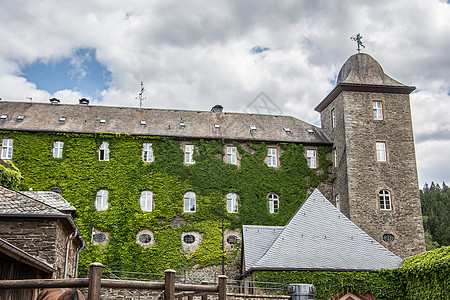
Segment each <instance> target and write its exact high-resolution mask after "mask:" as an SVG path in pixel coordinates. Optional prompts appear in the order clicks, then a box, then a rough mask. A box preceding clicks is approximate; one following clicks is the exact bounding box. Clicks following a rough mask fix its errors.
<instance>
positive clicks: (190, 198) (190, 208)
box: [183, 192, 197, 212]
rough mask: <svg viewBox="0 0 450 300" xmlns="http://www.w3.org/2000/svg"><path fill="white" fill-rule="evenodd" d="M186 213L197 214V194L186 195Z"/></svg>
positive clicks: (188, 193)
mask: <svg viewBox="0 0 450 300" xmlns="http://www.w3.org/2000/svg"><path fill="white" fill-rule="evenodd" d="M183 199H184V212H195V209H196V206H197V204H196V201H195V193H194V192H187V193H186V194H184V198H183Z"/></svg>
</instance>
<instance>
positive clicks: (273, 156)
mask: <svg viewBox="0 0 450 300" xmlns="http://www.w3.org/2000/svg"><path fill="white" fill-rule="evenodd" d="M277 159H278V157H277V148H269V149H268V150H267V165H268V166H269V167H274V168H276V167H277V165H278V164H277Z"/></svg>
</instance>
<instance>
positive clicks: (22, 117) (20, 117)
mask: <svg viewBox="0 0 450 300" xmlns="http://www.w3.org/2000/svg"><path fill="white" fill-rule="evenodd" d="M23 119H25V116H24V115H20V116H17V121H23Z"/></svg>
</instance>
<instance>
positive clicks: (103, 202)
mask: <svg viewBox="0 0 450 300" xmlns="http://www.w3.org/2000/svg"><path fill="white" fill-rule="evenodd" d="M95 208H96V209H97V210H98V211H103V210H107V209H108V191H107V190H99V191H98V192H97V197H96V198H95Z"/></svg>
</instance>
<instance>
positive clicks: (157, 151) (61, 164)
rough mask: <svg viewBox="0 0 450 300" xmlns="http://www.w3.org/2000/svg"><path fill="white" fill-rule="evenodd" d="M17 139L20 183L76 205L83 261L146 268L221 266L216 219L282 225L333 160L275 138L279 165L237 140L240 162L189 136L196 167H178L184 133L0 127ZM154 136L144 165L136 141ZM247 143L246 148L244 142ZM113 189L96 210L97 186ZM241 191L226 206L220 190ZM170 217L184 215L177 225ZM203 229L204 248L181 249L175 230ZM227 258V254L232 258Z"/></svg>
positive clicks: (232, 224) (259, 148)
mask: <svg viewBox="0 0 450 300" xmlns="http://www.w3.org/2000/svg"><path fill="white" fill-rule="evenodd" d="M2 133H3V134H5V135H7V136H8V137H9V138H13V139H14V156H13V159H14V162H15V164H16V165H17V167H18V168H19V169H20V170H21V172H22V175H23V176H24V177H25V180H23V181H22V183H21V184H20V188H21V189H23V190H25V189H28V188H33V189H34V190H50V188H51V187H54V186H58V187H60V188H61V190H62V192H63V193H62V195H63V197H64V198H65V199H66V200H68V201H69V202H70V203H71V204H72V205H74V206H75V207H76V208H77V211H78V213H79V215H80V218H78V219H77V220H76V222H77V225H78V226H79V228H80V231H81V234H82V235H83V236H84V237H85V239H86V240H87V242H88V246H89V249H88V250H84V251H82V252H81V258H80V262H81V268H83V267H87V266H88V264H89V263H90V262H92V261H100V262H102V263H104V264H107V265H114V264H124V265H142V266H144V268H145V270H146V271H148V272H162V271H163V270H164V269H167V268H173V269H179V268H186V267H190V266H192V265H194V264H199V265H200V266H208V265H215V264H220V263H221V261H222V258H223V255H224V254H223V252H222V237H221V230H222V229H221V228H222V223H223V224H224V227H225V228H229V229H236V228H240V227H241V225H243V224H258V225H285V224H286V222H287V221H288V220H289V219H290V218H291V217H292V215H293V214H294V213H295V211H296V210H297V209H298V208H299V206H300V205H301V204H302V203H303V201H304V200H305V198H306V195H307V192H308V191H309V190H310V188H311V187H316V186H317V185H318V184H319V183H320V182H324V181H327V180H328V179H329V178H328V174H329V172H328V169H329V166H330V165H331V162H330V161H329V160H328V159H327V155H328V156H329V153H330V151H331V148H329V147H318V160H319V168H318V169H316V170H312V169H310V168H308V166H307V162H306V159H305V156H304V151H305V150H304V147H303V146H302V145H300V144H294V143H281V144H279V145H278V146H279V147H280V149H282V155H281V156H280V162H281V167H280V168H277V169H274V168H271V167H268V166H267V165H266V163H265V162H264V159H265V157H266V155H267V146H266V144H265V143H248V144H246V145H241V144H239V143H234V144H235V145H236V146H237V147H238V152H239V155H240V167H239V168H238V167H237V166H236V165H231V164H226V163H224V162H223V161H222V159H221V157H222V156H223V155H224V150H223V149H224V145H225V144H224V142H223V141H220V140H196V141H194V144H195V149H196V153H195V155H194V159H195V161H196V163H195V164H193V165H189V166H187V165H184V163H183V158H184V153H183V150H182V148H181V146H180V142H181V141H180V140H177V139H173V138H167V137H144V136H131V135H126V134H113V133H97V134H95V135H91V134H73V133H70V134H69V133H67V134H66V133H44V132H36V133H27V132H2ZM55 141H62V142H64V151H63V157H62V158H53V155H52V147H53V143H54V142H55ZM102 141H108V142H109V149H110V160H109V161H99V160H98V152H97V151H98V148H99V146H100V144H101V143H102ZM143 142H151V143H152V146H153V153H154V157H155V160H154V162H152V163H144V162H143V161H142V159H141V155H142V143H143ZM246 149H248V150H246ZM100 189H107V190H108V191H109V197H108V202H109V208H108V209H107V210H106V211H97V210H96V209H95V206H94V201H95V197H96V193H97V191H98V190H100ZM143 190H151V191H153V193H154V201H155V206H154V209H153V211H152V212H143V211H142V210H141V208H140V205H139V196H140V193H141V191H143ZM188 191H193V192H195V193H196V195H197V210H196V212H195V213H184V212H183V195H184V194H185V193H186V192H188ZM229 192H234V193H236V194H238V195H239V199H238V201H239V212H238V213H237V214H236V213H235V214H231V213H228V212H227V211H226V199H225V197H226V194H227V193H229ZM269 193H276V194H278V195H279V197H280V207H279V211H278V212H277V213H275V214H270V213H269V210H268V199H267V196H268V194H269ZM176 216H181V217H182V218H184V221H183V224H181V226H174V224H173V223H172V221H173V220H174V218H175V217H176ZM92 227H95V228H97V229H99V230H102V231H107V232H109V237H110V238H109V240H108V246H98V245H94V244H92V243H91V242H90V237H91V230H92ZM145 228H148V229H150V230H152V231H153V233H154V235H155V241H156V245H155V246H152V247H149V248H144V247H141V246H140V245H138V244H137V243H136V234H137V233H138V232H139V231H140V230H142V229H145ZM187 231H198V232H200V233H202V242H201V245H200V248H199V249H198V250H196V251H195V252H193V253H190V254H185V253H183V252H182V251H181V233H182V232H187ZM230 260H231V259H230Z"/></svg>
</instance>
